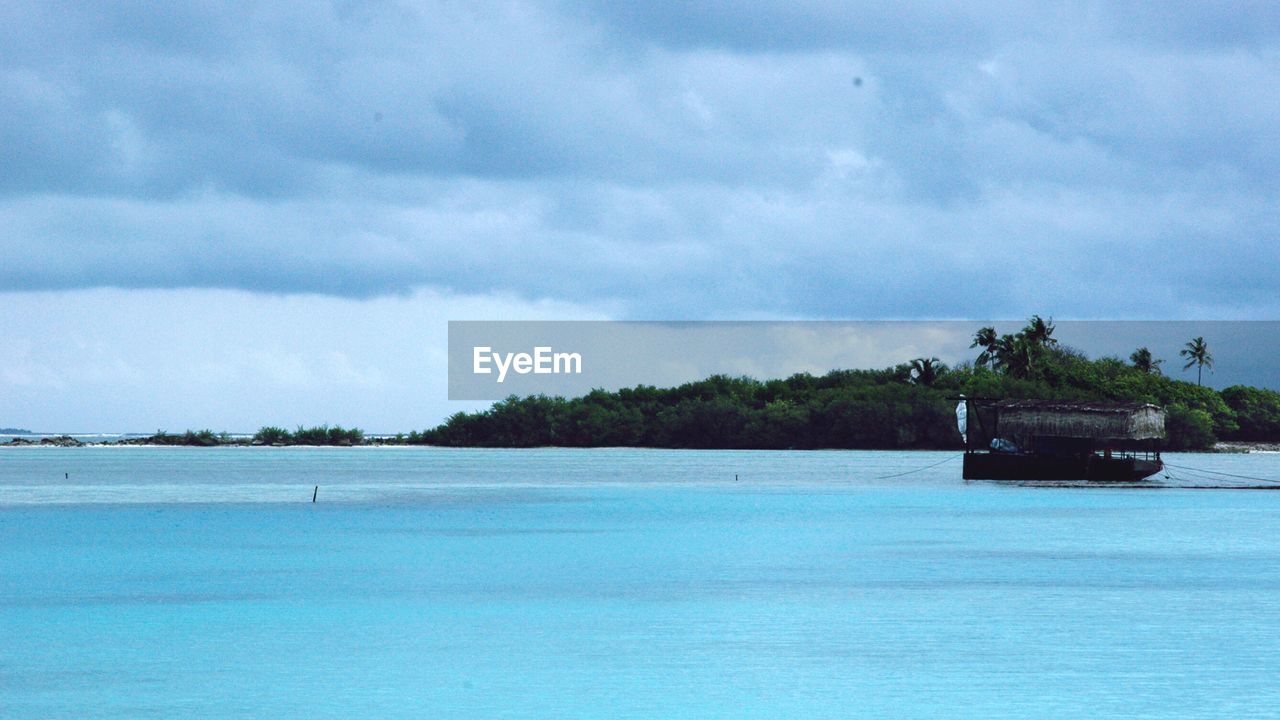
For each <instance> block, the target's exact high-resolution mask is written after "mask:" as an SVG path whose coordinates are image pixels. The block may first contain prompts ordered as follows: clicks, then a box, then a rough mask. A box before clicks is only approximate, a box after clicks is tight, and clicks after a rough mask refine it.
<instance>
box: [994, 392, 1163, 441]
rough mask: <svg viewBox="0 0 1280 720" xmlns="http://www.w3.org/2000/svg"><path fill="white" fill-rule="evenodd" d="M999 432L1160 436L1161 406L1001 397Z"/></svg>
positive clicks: (1131, 437) (1123, 437) (1115, 437)
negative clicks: (1003, 399)
mask: <svg viewBox="0 0 1280 720" xmlns="http://www.w3.org/2000/svg"><path fill="white" fill-rule="evenodd" d="M995 407H996V409H997V410H998V412H999V418H1000V419H999V421H998V422H999V430H998V432H999V434H1000V435H1003V436H1013V437H1031V436H1037V437H1068V438H1093V439H1098V440H1152V439H1156V438H1162V437H1164V410H1162V409H1161V408H1159V407H1156V406H1155V405H1151V404H1148V403H1108V402H1090V401H1076V400H1005V401H1002V402H997V403H995Z"/></svg>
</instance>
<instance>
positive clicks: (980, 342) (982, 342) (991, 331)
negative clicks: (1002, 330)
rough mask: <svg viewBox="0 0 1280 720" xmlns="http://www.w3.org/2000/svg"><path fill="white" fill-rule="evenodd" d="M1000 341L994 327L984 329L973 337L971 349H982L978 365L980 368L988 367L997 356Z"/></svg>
mask: <svg viewBox="0 0 1280 720" xmlns="http://www.w3.org/2000/svg"><path fill="white" fill-rule="evenodd" d="M999 342H1000V341H999V339H997V337H996V329H995V328H993V327H984V328H982V329H981V330H979V331H978V332H976V333H974V335H973V342H972V343H971V344H970V345H969V347H971V348H976V347H980V348H982V352H981V353H979V354H978V360H977V365H978V366H979V367H981V366H984V365H987V364H988V363H990V362H991V361H992V360H994V359H995V356H996V347H997V346H998V345H999Z"/></svg>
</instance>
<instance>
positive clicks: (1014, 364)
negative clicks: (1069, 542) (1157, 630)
mask: <svg viewBox="0 0 1280 720" xmlns="http://www.w3.org/2000/svg"><path fill="white" fill-rule="evenodd" d="M1053 333H1054V325H1053V323H1052V321H1046V320H1044V319H1042V318H1040V317H1039V316H1033V317H1032V318H1031V319H1030V320H1029V321H1028V323H1027V325H1026V327H1024V328H1023V329H1022V330H1021V331H1020V332H1017V333H1011V334H1005V335H997V334H996V332H995V329H994V328H989V327H987V328H982V329H980V330H979V331H978V332H977V333H976V334H975V336H974V340H973V345H972V346H971V347H973V348H976V349H978V350H979V354H978V356H977V358H976V360H975V361H974V362H973V363H972V364H970V363H964V364H961V365H959V366H957V367H954V368H948V367H947V366H946V365H944V364H942V363H941V362H939V361H938V359H937V358H932V357H931V358H916V359H914V360H911V361H909V362H906V363H903V364H902V365H898V366H896V367H891V368H886V369H883V370H835V371H832V372H830V373H827V374H826V375H823V376H813V375H809V374H803V373H802V374H798V375H793V376H791V377H789V378H785V379H781V380H768V381H758V380H754V379H751V378H745V377H738V378H735V377H726V376H713V377H710V378H707V379H705V380H700V381H697V382H691V383H686V384H684V385H681V386H679V387H675V388H669V389H660V388H656V387H651V386H645V385H642V386H638V387H634V388H627V389H623V390H619V391H617V392H606V391H603V390H595V391H592V392H590V393H588V394H587V395H585V396H583V397H579V398H572V399H565V398H560V397H547V396H544V395H535V396H531V397H526V398H520V397H516V396H512V397H509V398H507V399H506V400H502V401H500V402H498V403H495V404H494V405H493V406H492V407H491V408H490V409H488V410H485V411H482V412H477V413H457V414H455V415H453V416H452V417H450V418H449V419H448V420H446V421H445V422H444V423H443V424H441V425H440V426H439V427H436V428H434V429H431V430H427V431H426V432H423V433H413V434H411V435H409V436H407V437H405V438H404V439H403V442H407V443H414V444H416V443H424V444H434V445H452V446H478V447H534V446H542V445H558V446H570V447H593V446H644V447H671V448H761V449H768V448H881V449H906V448H922V449H925V448H931V449H943V448H950V449H958V448H959V447H960V437H959V434H958V433H957V432H956V429H955V404H956V403H955V401H954V400H953V399H951V398H954V397H955V396H957V395H959V394H960V393H964V394H965V395H968V396H970V397H994V398H1011V399H1012V398H1049V399H1063V400H1068V399H1070V400H1102V401H1137V402H1149V403H1155V404H1157V405H1160V406H1163V407H1165V408H1166V409H1167V411H1168V415H1167V429H1168V433H1169V437H1168V441H1167V442H1166V444H1165V446H1166V447H1167V448H1169V449H1177V450H1201V449H1207V448H1209V447H1212V445H1213V443H1215V442H1217V440H1219V439H1223V440H1254V441H1276V440H1278V439H1280V393H1275V392H1272V391H1269V390H1258V389H1254V388H1246V387H1239V386H1237V387H1232V388H1227V389H1226V390H1223V391H1222V392H1221V393H1219V392H1217V391H1215V390H1213V389H1212V388H1206V387H1203V386H1201V385H1200V384H1198V383H1197V384H1192V383H1188V382H1183V381H1180V380H1174V379H1171V378H1168V377H1165V376H1164V375H1163V374H1162V373H1161V372H1160V368H1159V366H1160V363H1161V362H1162V361H1161V360H1158V359H1156V358H1153V357H1152V356H1151V352H1150V351H1149V350H1148V349H1147V348H1139V349H1137V350H1136V351H1135V352H1134V353H1133V355H1131V356H1130V360H1131V361H1132V364H1129V363H1126V362H1124V361H1123V360H1121V359H1119V358H1100V359H1097V360H1091V359H1089V358H1087V357H1086V356H1085V355H1084V354H1083V353H1081V352H1079V351H1076V350H1073V349H1071V348H1067V347H1063V346H1061V345H1060V344H1059V343H1058V341H1057V340H1056V339H1054V337H1053ZM1184 356H1192V357H1193V360H1192V361H1191V364H1197V365H1199V366H1200V367H1203V366H1204V365H1209V366H1210V367H1212V362H1213V358H1212V355H1210V354H1209V352H1208V346H1207V344H1205V342H1204V339H1203V338H1196V339H1195V340H1193V341H1192V342H1191V343H1188V349H1187V350H1186V351H1184ZM1188 367H1190V364H1189V365H1188Z"/></svg>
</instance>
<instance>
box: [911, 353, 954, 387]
mask: <svg viewBox="0 0 1280 720" xmlns="http://www.w3.org/2000/svg"><path fill="white" fill-rule="evenodd" d="M946 371H947V366H946V365H944V364H942V361H941V360H939V359H938V358H936V357H931V358H916V359H915V360H912V361H911V380H912V381H913V382H914V383H916V384H917V385H925V386H929V385H932V384H933V381H934V380H937V379H938V376H939V375H941V374H942V373H944V372H946Z"/></svg>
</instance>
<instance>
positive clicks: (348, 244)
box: [0, 0, 1280, 431]
mask: <svg viewBox="0 0 1280 720" xmlns="http://www.w3.org/2000/svg"><path fill="white" fill-rule="evenodd" d="M1276 87H1280V8H1278V7H1277V6H1275V5H1274V4H1271V3H1263V2H1235V3H1208V2H1205V3H1179V4H1172V3H1143V2H1112V3H1102V2H1089V3H1003V2H974V3H941V2H918V3H910V2H907V3H899V2H893V3H889V2H875V3H865V4H863V5H862V6H861V7H851V6H850V5H849V4H846V3H826V2H816V1H805V0H787V1H786V2H770V1H767V0H765V1H761V2H753V3H746V4H744V3H728V2H716V1H714V0H708V1H706V2H698V3H674V2H661V1H657V0H655V1H654V2H645V3H616V2H585V3H567V2H558V1H547V2H502V3H489V2H485V1H484V0H468V1H467V2H457V3H452V2H441V3H435V2H423V3H393V2H368V3H366V2H340V3H322V2H310V1H309V2H298V3H290V2H271V3H262V4H257V3H251V2H245V3H220V2H182V3H162V4H152V3H129V2H123V3H113V4H107V3H58V2H48V1H44V2H27V1H26V0H7V2H5V3H3V4H0V254H2V257H3V260H2V261H0V302H2V303H3V304H2V305H0V307H2V308H4V313H3V317H0V363H3V367H0V425H19V426H24V427H31V426H34V427H37V428H41V429H78V430H103V431H108V430H152V429H155V428H157V427H160V426H164V427H167V428H168V429H170V430H173V429H181V428H185V427H203V426H206V425H212V426H215V427H226V428H229V429H239V428H249V429H252V428H253V427H256V426H257V425H260V424H265V423H267V422H275V423H279V424H297V423H302V422H306V423H311V422H345V423H348V424H350V423H361V424H363V425H365V426H367V427H375V428H387V429H407V428H412V427H425V426H429V425H432V424H434V423H435V422H437V421H439V420H440V419H441V418H442V417H443V416H445V415H446V414H448V413H449V412H452V411H454V410H456V409H459V408H463V407H468V406H465V405H459V404H457V403H449V402H448V401H447V400H446V399H445V392H444V387H445V378H444V373H445V363H444V361H443V360H442V358H443V357H444V346H443V338H444V337H445V327H446V325H445V324H446V323H447V321H448V320H460V319H492V320H511V319H626V320H702V319H717V320H726V319H727V320H740V319H818V320H821V319H884V318H903V319H944V318H957V319H964V318H987V317H995V318H1013V319H1016V318H1025V317H1026V316H1028V315H1030V314H1032V313H1039V314H1042V315H1044V316H1053V317H1055V318H1059V319H1182V320H1185V319H1201V320H1203V319H1276V318H1280V293H1277V289H1280V242H1278V240H1280V238H1278V237H1277V236H1278V235H1280V232H1278V230H1280V214H1278V213H1277V209H1276V201H1275V198H1276V197H1280V193H1278V191H1280V133H1277V132H1276V131H1275V128H1276V127H1280V93H1278V92H1277V91H1276V90H1275V88H1276ZM18 315H21V316H22V319H18V317H17V316H18ZM193 378H202V379H201V380H199V382H195V381H194V380H193ZM379 383H380V384H379Z"/></svg>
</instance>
